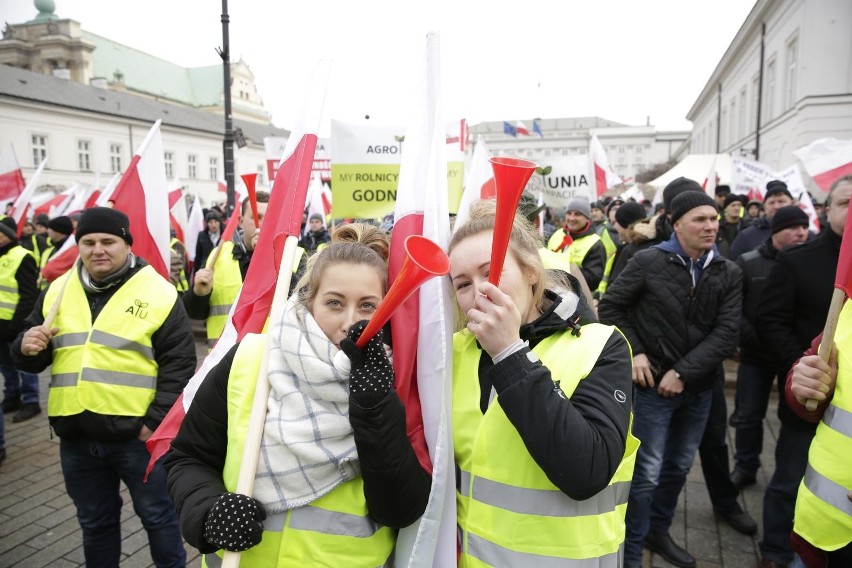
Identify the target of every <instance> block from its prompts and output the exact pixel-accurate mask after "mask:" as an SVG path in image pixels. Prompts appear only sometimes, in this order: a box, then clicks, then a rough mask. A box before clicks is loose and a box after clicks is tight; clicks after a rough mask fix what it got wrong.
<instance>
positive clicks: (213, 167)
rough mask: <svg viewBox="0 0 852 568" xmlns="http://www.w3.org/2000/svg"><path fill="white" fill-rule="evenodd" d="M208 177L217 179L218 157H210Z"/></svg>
mask: <svg viewBox="0 0 852 568" xmlns="http://www.w3.org/2000/svg"><path fill="white" fill-rule="evenodd" d="M210 179H212V180H213V181H216V180H217V179H219V158H210Z"/></svg>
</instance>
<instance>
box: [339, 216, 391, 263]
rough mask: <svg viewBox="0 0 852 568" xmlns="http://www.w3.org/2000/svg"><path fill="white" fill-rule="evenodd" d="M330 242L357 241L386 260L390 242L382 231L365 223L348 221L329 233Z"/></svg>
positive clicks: (388, 254)
mask: <svg viewBox="0 0 852 568" xmlns="http://www.w3.org/2000/svg"><path fill="white" fill-rule="evenodd" d="M331 242H332V243H358V244H362V245H364V246H365V247H367V248H369V249H371V250H373V251H375V252H376V253H378V255H379V256H380V257H382V260H384V261H385V262H387V260H388V257H389V256H390V243H389V242H388V236H387V235H386V234H385V232H384V231H382V230H381V229H379V228H378V227H374V226H373V225H369V224H367V223H348V224H346V225H341V226H340V227H338V228H336V229H335V230H334V232H333V233H332V234H331Z"/></svg>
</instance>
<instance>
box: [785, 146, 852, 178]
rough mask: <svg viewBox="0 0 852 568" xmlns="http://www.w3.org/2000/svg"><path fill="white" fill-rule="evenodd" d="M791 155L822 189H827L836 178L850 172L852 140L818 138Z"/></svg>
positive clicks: (851, 171)
mask: <svg viewBox="0 0 852 568" xmlns="http://www.w3.org/2000/svg"><path fill="white" fill-rule="evenodd" d="M793 155H794V156H796V157H797V158H799V159H800V160H801V161H802V165H804V166H805V171H806V172H808V174H809V175H810V176H811V178H813V180H814V183H816V184H817V185H818V186H819V188H820V189H822V190H823V191H828V189H829V188H830V187H831V184H832V183H834V181H835V180H836V179H838V178H841V177H843V176H847V175H850V174H852V140H838V139H837V138H820V139H819V140H814V141H813V142H811V143H810V144H808V145H807V146H805V147H804V148H799V149H798V150H796V151H794V152H793Z"/></svg>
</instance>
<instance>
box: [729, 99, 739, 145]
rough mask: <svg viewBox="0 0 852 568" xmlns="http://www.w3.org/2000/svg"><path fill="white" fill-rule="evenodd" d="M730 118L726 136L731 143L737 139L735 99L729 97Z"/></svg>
mask: <svg viewBox="0 0 852 568" xmlns="http://www.w3.org/2000/svg"><path fill="white" fill-rule="evenodd" d="M729 118H730V120H731V124H730V127H729V128H728V136H730V137H731V140H730V142H731V144H733V143H734V142H736V141H737V99H736V98H733V99H731V116H730V117H729Z"/></svg>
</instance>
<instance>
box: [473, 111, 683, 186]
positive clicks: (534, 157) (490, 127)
mask: <svg viewBox="0 0 852 568" xmlns="http://www.w3.org/2000/svg"><path fill="white" fill-rule="evenodd" d="M535 121H536V122H537V123H538V124H539V126H540V130H541V136H539V135H538V134H537V133H535V132H533V130H532V124H533V120H526V121H523V124H524V125H525V126H526V127H527V128H528V129H529V131H530V135H529V136H526V135H517V136H512V135H511V134H506V133H505V132H504V128H503V125H504V123H503V122H484V123H480V124H477V125H474V126H472V127H471V129H470V130H471V133H472V135H473V138H474V139H476V137H477V136H478V135H482V138H483V140H485V142H486V144H488V148H489V150H490V151H491V152H492V153H493V154H495V155H511V156H516V157H519V158H525V159H528V160H531V161H533V162H536V163H540V164H545V163H547V161H548V159H550V158H553V157H556V156H572V155H579V154H588V153H589V142H590V141H591V137H592V135H596V136H597V137H598V140H599V141H600V143H601V145H602V146H603V147H604V150H605V151H606V154H607V158H608V159H609V163H610V166H612V168H613V169H614V170H615V172H616V173H617V174H618V175H620V176H621V177H622V178H624V180H625V181H626V182H629V181H630V180H632V179H633V178H635V177H636V174H637V173H640V172H642V171H644V170H647V169H648V168H650V167H651V166H652V165H654V164H660V163H665V162H667V161H669V160H670V159H672V158H674V157H675V155H676V154H677V152H678V151H679V149H680V148H681V147H682V146H683V145H684V143H685V142H686V141H687V140H688V139H689V132H688V131H658V130H657V129H656V128H655V127H654V126H650V125H646V126H628V125H625V124H620V123H617V122H614V121H611V120H607V119H604V118H601V117H597V116H593V117H575V118H544V119H535ZM510 124H513V125H514V124H515V123H514V122H510Z"/></svg>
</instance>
